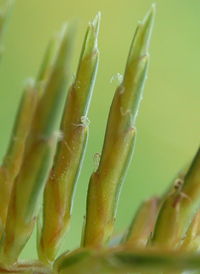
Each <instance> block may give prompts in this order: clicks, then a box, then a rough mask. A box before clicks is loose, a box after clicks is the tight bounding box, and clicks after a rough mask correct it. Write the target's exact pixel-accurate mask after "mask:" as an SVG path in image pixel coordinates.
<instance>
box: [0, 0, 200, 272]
mask: <svg viewBox="0 0 200 274" xmlns="http://www.w3.org/2000/svg"><path fill="white" fill-rule="evenodd" d="M9 7H10V1H8V2H6V4H5V6H4V7H3V9H2V10H1V13H0V30H1V33H0V34H1V35H0V37H2V31H3V28H4V25H5V19H6V18H7V15H8V10H9ZM154 14H155V7H154V5H153V6H152V8H151V10H150V11H149V13H148V14H147V16H146V17H145V18H144V20H143V21H140V22H139V23H138V26H137V30H136V33H135V36H134V39H133V42H132V45H131V49H130V53H129V56H128V61H127V64H126V69H125V73H124V76H123V80H122V81H121V83H120V84H119V86H118V87H117V90H116V92H115V95H114V99H113V102H112V105H111V109H110V114H109V117H108V123H107V129H106V135H105V140H104V145H103V149H102V153H101V155H99V156H100V160H99V162H98V161H97V163H96V164H97V168H96V170H95V171H94V172H93V173H92V175H91V178H90V182H89V189H88V196H87V208H86V215H85V217H84V225H83V233H82V242H81V246H80V248H78V249H77V250H75V251H73V252H71V253H67V252H66V253H64V254H62V255H61V256H59V257H58V258H57V253H58V251H59V249H60V247H61V245H62V243H63V241H64V239H65V237H66V234H67V232H68V230H69V225H70V216H71V212H72V205H73V197H74V191H75V187H76V182H77V179H78V176H79V173H80V169H81V165H82V161H83V158H84V153H85V149H86V145H87V139H88V126H89V123H88V118H87V113H88V108H89V104H90V99H91V95H92V91H93V87H94V82H95V78H96V72H97V67H98V59H99V51H98V48H97V36H98V31H99V22H100V14H98V15H97V16H96V17H95V19H94V21H93V22H90V23H89V26H88V29H87V32H86V35H85V40H84V43H83V48H82V52H81V56H80V61H79V65H78V69H77V73H76V76H75V79H74V82H73V84H72V85H71V86H70V88H69V91H68V95H67V93H66V90H67V84H68V80H69V78H70V70H69V62H70V56H71V47H72V41H73V29H72V28H70V27H66V26H65V27H64V29H63V31H62V33H61V34H60V35H59V36H58V35H57V36H55V37H54V38H53V40H52V41H51V42H50V44H49V47H48V49H47V52H46V55H45V57H44V60H43V62H42V67H41V71H40V72H39V75H38V77H37V79H36V80H35V81H34V82H33V81H29V83H28V84H27V86H26V88H25V90H24V93H23V96H22V99H21V103H20V106H19V110H18V114H17V117H16V121H15V125H14V128H13V132H12V136H11V140H10V144H9V147H8V150H7V153H6V155H5V157H4V159H3V163H2V165H1V168H0V221H1V222H0V236H1V241H0V273H49V274H50V273H55V274H57V273H62V274H64V273H66V274H67V273H70V274H73V273H172V272H173V273H182V272H183V271H185V270H195V269H198V268H200V256H199V255H198V253H196V251H197V250H198V249H199V247H200V210H199V206H200V151H198V152H197V154H196V156H195V158H194V160H193V162H192V164H191V166H190V167H189V169H188V171H187V173H186V174H183V173H182V174H180V175H179V176H178V177H177V179H176V180H175V181H174V184H173V185H172V186H171V187H170V190H169V191H168V193H166V194H165V195H163V197H162V198H160V199H158V198H153V199H150V200H148V201H145V202H144V203H143V204H142V205H141V207H140V209H139V210H138V212H137V214H136V216H135V218H134V219H133V222H132V224H131V225H130V227H129V229H128V230H127V232H126V233H125V235H124V237H122V240H121V243H120V244H118V245H116V246H112V247H108V248H107V246H108V244H109V241H110V239H111V237H112V233H113V228H114V224H115V218H116V210H117V205H118V200H119V195H120V191H121V187H122V183H123V180H124V177H125V174H126V171H127V168H128V165H129V162H130V160H131V157H132V153H133V148H134V142H135V136H136V129H135V120H136V116H137V113H138V107H139V104H140V101H141V98H142V92H143V87H144V82H145V80H146V77H147V76H146V75H147V69H148V63H149V55H148V46H149V40H150V36H151V31H152V26H153V21H154ZM65 100H66V103H65V106H64V104H63V102H64V101H65ZM63 108H64V111H63V114H62V119H61V123H60V129H59V130H58V128H57V124H58V122H59V119H60V117H61V112H62V109H63ZM42 194H43V208H42V210H41V211H40V213H39V214H38V203H39V199H40V196H41V195H42ZM37 215H38V217H37V218H36V216H37ZM36 222H37V230H38V235H37V250H38V257H39V260H37V261H34V260H33V261H20V260H18V257H19V255H20V253H21V251H22V249H23V248H24V246H25V245H26V243H27V241H28V239H29V238H30V236H31V234H32V231H33V228H34V226H35V223H36Z"/></svg>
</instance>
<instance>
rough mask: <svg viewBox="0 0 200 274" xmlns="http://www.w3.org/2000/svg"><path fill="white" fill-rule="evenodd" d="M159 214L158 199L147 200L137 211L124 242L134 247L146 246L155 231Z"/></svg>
mask: <svg viewBox="0 0 200 274" xmlns="http://www.w3.org/2000/svg"><path fill="white" fill-rule="evenodd" d="M157 214H158V199H157V198H152V199H151V200H147V201H145V202H144V203H143V204H142V205H141V207H140V208H139V210H138V212H137V213H136V215H135V217H134V219H133V222H132V224H131V226H130V228H129V229H128V232H127V235H125V237H124V239H123V243H124V244H125V245H127V246H131V247H132V248H144V247H145V246H146V244H147V240H148V238H149V237H151V234H152V233H153V231H154V226H155V222H156V218H157Z"/></svg>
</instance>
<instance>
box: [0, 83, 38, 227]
mask: <svg viewBox="0 0 200 274" xmlns="http://www.w3.org/2000/svg"><path fill="white" fill-rule="evenodd" d="M36 103H37V90H35V88H34V83H33V81H32V80H30V81H29V83H28V85H27V87H26V88H25V91H24V94H23V97H22V99H21V103H20V106H19V110H18V113H17V116H16V120H15V124H14V128H13V131H12V134H11V140H10V143H9V147H8V150H7V153H6V155H5V157H4V159H3V163H2V166H1V167H0V182H1V183H0V204H1V206H0V218H1V222H2V224H3V226H5V221H6V216H7V210H8V204H9V200H10V194H11V190H12V186H13V181H14V179H15V177H16V176H17V175H18V173H19V170H20V167H21V164H22V161H23V155H24V149H25V145H26V139H27V136H28V134H29V131H30V127H31V122H32V119H33V115H34V111H35V107H36Z"/></svg>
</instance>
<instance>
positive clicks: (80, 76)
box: [38, 14, 100, 263]
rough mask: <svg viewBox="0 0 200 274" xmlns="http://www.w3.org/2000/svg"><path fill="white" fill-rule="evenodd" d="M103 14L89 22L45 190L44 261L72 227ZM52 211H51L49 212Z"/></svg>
mask: <svg viewBox="0 0 200 274" xmlns="http://www.w3.org/2000/svg"><path fill="white" fill-rule="evenodd" d="M99 23H100V14H98V15H97V16H96V18H95V20H94V22H90V23H89V26H88V30H87V32H86V36H85V41H84V44H83V49H82V54H81V57H80V62H79V66H78V70H77V74H76V78H75V81H74V83H73V84H72V85H71V87H70V89H69V93H68V97H67V101H66V106H65V110H64V114H63V118H62V122H61V127H60V130H61V132H62V133H63V136H62V140H61V141H60V142H59V143H58V147H57V151H56V156H55V160H54V165H53V168H52V170H51V173H50V176H49V178H48V181H47V184H46V187H45V192H44V206H43V226H42V228H41V232H39V235H38V255H39V258H40V260H41V261H43V262H45V263H53V262H54V260H55V256H56V254H57V252H58V250H59V249H60V246H61V245H62V243H63V241H64V238H65V236H66V233H67V231H68V229H69V223H70V217H71V212H72V205H73V197H74V191H75V187H76V182H77V179H78V177H79V173H80V169H81V166H82V161H83V157H84V153H85V149H86V144H87V136H88V122H87V116H86V115H87V112H88V108H89V103H90V99H91V95H92V91H93V87H94V82H95V78H96V72H97V67H98V59H99V51H98V49H97V36H98V31H99ZM49 212H51V213H50V214H49Z"/></svg>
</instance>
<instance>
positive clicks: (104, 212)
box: [82, 6, 155, 247]
mask: <svg viewBox="0 0 200 274" xmlns="http://www.w3.org/2000/svg"><path fill="white" fill-rule="evenodd" d="M154 13H155V9H154V6H153V7H152V9H151V11H150V12H149V13H148V15H147V17H146V18H145V19H144V20H143V21H142V22H139V24H138V29H137V31H136V34H135V37H134V40H133V43H132V45H131V49H130V54H129V57H128V61H127V66H126V69H125V74H124V79H123V82H122V83H121V84H120V85H119V87H118V88H117V90H116V93H115V96H114V99H113V102H112V105H111V109H110V114H109V118H108V123H107V129H106V135H105V140H104V145H103V150H102V153H101V159H100V162H99V167H98V169H97V170H96V171H94V172H93V174H92V176H91V178H90V183H89V189H88V197H87V211H86V224H85V233H84V236H83V237H84V239H83V241H82V242H83V246H85V247H86V246H95V247H102V246H105V245H107V244H108V242H109V240H110V237H111V235H112V232H113V228H114V223H115V218H116V210H117V205H118V200H119V195H120V191H121V187H122V183H123V181H124V177H125V174H126V171H127V168H128V165H129V163H130V160H131V157H132V153H133V147H134V140H135V134H136V129H135V127H134V123H135V119H136V116H137V112H138V107H139V103H140V100H141V98H142V91H143V86H144V82H145V80H146V73H147V67H148V59H149V57H148V45H149V40H150V36H151V30H152V26H153V20H154Z"/></svg>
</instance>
